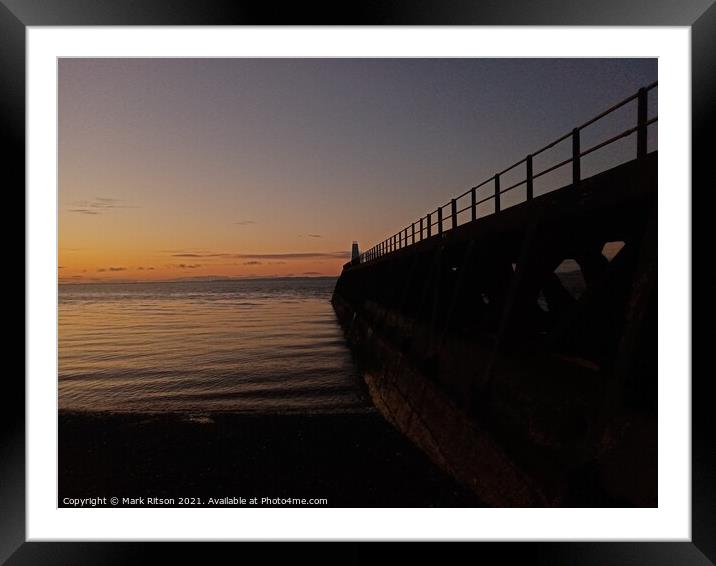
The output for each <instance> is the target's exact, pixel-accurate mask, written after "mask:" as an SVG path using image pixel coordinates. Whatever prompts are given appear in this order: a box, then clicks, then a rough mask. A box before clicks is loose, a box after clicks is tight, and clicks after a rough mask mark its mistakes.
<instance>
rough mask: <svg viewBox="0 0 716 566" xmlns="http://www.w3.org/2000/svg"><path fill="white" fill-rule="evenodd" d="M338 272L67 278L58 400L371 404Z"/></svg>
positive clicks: (112, 407) (169, 405)
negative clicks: (350, 338) (158, 279)
mask: <svg viewBox="0 0 716 566" xmlns="http://www.w3.org/2000/svg"><path fill="white" fill-rule="evenodd" d="M334 285H335V280H334V279H283V280H279V279H277V280H243V281H241V280H238V281H237V280H234V281H216V282H174V283H146V284H144V283H142V284H111V285H109V284H104V285H61V286H60V292H59V406H60V408H61V409H72V410H103V411H189V412H206V411H217V410H219V411H269V412H273V411H281V412H284V411H311V412H335V411H338V412H343V411H353V410H364V409H365V408H366V407H367V402H366V400H365V399H364V397H363V396H362V393H361V391H360V389H359V387H358V380H359V377H358V375H357V372H356V369H355V368H354V367H353V363H352V361H351V358H350V353H349V352H348V349H347V348H346V346H345V342H344V340H343V336H342V333H341V330H340V327H339V325H338V323H337V321H336V318H335V315H334V313H333V309H332V307H331V304H330V302H329V300H330V296H331V292H332V290H333V287H334Z"/></svg>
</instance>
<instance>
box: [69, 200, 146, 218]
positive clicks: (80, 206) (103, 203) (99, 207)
mask: <svg viewBox="0 0 716 566" xmlns="http://www.w3.org/2000/svg"><path fill="white" fill-rule="evenodd" d="M123 203H124V201H123V200H122V199H118V198H107V197H96V198H95V199H93V200H81V201H76V202H73V203H70V204H71V206H73V207H74V208H70V209H68V210H69V211H70V212H75V213H77V214H90V215H93V216H94V215H97V214H102V212H104V211H107V210H111V209H114V208H137V207H136V206H131V205H128V204H123Z"/></svg>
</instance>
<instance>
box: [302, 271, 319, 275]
mask: <svg viewBox="0 0 716 566" xmlns="http://www.w3.org/2000/svg"><path fill="white" fill-rule="evenodd" d="M301 275H323V274H322V273H320V272H318V271H304V272H303V273H302V274H301Z"/></svg>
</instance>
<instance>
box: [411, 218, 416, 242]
mask: <svg viewBox="0 0 716 566" xmlns="http://www.w3.org/2000/svg"><path fill="white" fill-rule="evenodd" d="M411 227H412V231H413V243H415V222H413V223H412V224H411Z"/></svg>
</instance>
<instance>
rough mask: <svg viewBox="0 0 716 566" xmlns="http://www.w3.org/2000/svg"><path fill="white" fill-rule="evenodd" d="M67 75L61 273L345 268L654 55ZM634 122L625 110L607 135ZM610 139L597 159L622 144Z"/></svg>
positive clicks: (566, 123)
mask: <svg viewBox="0 0 716 566" xmlns="http://www.w3.org/2000/svg"><path fill="white" fill-rule="evenodd" d="M58 72H59V93H58V96H59V279H60V282H97V281H100V282H101V281H124V280H165V279H179V278H189V277H191V278H197V277H211V276H218V277H274V276H317V275H326V276H337V275H339V273H340V270H341V266H342V265H343V263H345V261H346V260H347V259H348V257H349V254H350V249H351V243H352V241H353V240H357V241H358V242H359V244H360V246H361V249H367V248H369V247H370V246H372V245H373V244H375V243H377V242H378V241H381V240H383V239H384V238H385V237H387V236H390V235H392V234H393V233H395V232H396V231H397V230H398V229H400V228H402V227H404V226H406V225H408V224H409V223H411V222H412V221H414V220H416V219H418V218H419V217H420V216H422V215H424V214H425V213H427V212H429V211H431V210H434V209H435V207H436V206H438V205H441V204H444V203H445V202H447V201H448V200H449V199H450V198H451V197H452V196H454V195H456V194H460V193H462V192H463V191H465V190H466V189H468V188H469V187H470V186H472V185H476V184H477V183H479V182H480V181H482V180H484V179H486V178H488V177H490V176H492V175H493V174H494V173H495V172H496V171H499V170H501V169H503V168H505V167H506V166H508V165H511V164H512V163H514V162H516V161H518V160H520V159H522V158H523V157H524V156H525V155H526V154H527V153H530V152H532V151H534V150H536V149H538V148H540V147H542V146H544V145H546V144H547V143H548V142H550V141H552V140H554V139H556V138H558V137H559V136H561V135H562V134H564V133H566V132H568V131H570V130H571V129H572V128H573V127H574V126H576V125H579V124H581V123H583V122H585V121H586V120H588V119H589V118H591V117H592V116H594V115H596V114H598V113H599V112H601V111H602V110H605V109H606V108H608V107H610V106H611V105H612V104H614V103H615V102H618V101H619V100H621V99H623V98H625V97H627V96H629V95H631V94H633V93H634V92H636V90H637V89H638V88H639V87H641V86H645V85H647V84H649V83H651V82H653V81H655V80H656V79H657V61H656V60H655V59H577V58H572V59H60V60H59V71H58ZM656 95H657V93H656V91H652V93H651V94H650V96H652V97H653V98H654V100H650V108H651V109H652V110H654V109H655V108H656V100H655V97H656ZM652 114H653V111H650V115H652ZM610 119H611V118H610ZM634 120H635V109H634V108H625V109H623V111H622V112H620V113H615V117H614V120H612V123H611V124H606V125H602V124H601V123H600V124H599V125H598V126H595V132H594V135H595V136H597V135H598V134H604V135H606V134H608V133H609V132H610V130H609V128H612V130H613V132H612V133H616V131H617V130H616V129H615V128H618V127H619V126H620V124H621V129H625V128H626V127H629V126H631V125H633V124H634ZM589 135H591V134H590V133H588V132H586V131H585V136H589ZM652 138H653V136H652ZM652 138H650V143H655V141H654V140H653V139H652ZM594 139H595V140H597V137H595V138H594ZM588 142H589V140H588V139H585V140H583V142H582V143H583V147H587V146H588ZM620 143H621V142H620ZM628 143H632V144H633V141H632V142H629V141H628V140H624V144H623V148H627V149H623V152H622V153H623V155H626V154H627V153H625V152H627V150H628V147H630V146H627V145H626V144H628ZM616 145H618V144H616ZM559 151H561V150H560V149H559V148H556V149H555V153H554V155H553V158H554V159H555V160H556V159H560V158H561V157H560V155H559V153H558V152H559ZM610 151H611V153H610V152H609V151H605V152H604V156H602V155H601V154H600V155H599V156H596V155H595V162H594V163H593V164H590V163H585V165H583V172H584V171H586V172H587V173H586V174H584V173H583V174H584V175H585V176H587V175H588V174H589V167H590V166H593V167H600V166H601V167H604V166H605V163H607V161H608V160H609V159H612V160H619V159H622V160H623V159H624V157H623V155H621V156H620V155H618V154H617V153H615V152H619V151H622V150H620V149H619V147H615V149H614V150H613V151H612V150H610ZM595 153H598V152H595ZM605 160H606V161H605ZM535 167H537V164H535ZM559 174H560V173H559V172H557V173H555V175H556V177H553V178H552V179H548V177H549V176H545V177H543V178H542V179H541V181H543V182H544V183H545V187H544V190H547V188H548V187H547V185H548V184H549V182H552V184H554V185H555V187H556V186H558V185H559V183H560V182H561V181H560V178H559ZM555 187H553V188H555ZM535 190H536V194H538V193H539V191H540V190H543V189H541V188H539V187H536V188H535ZM515 193H516V191H515ZM514 198H515V202H517V200H519V195H517V194H515V197H514ZM507 204H508V205H509V204H510V203H509V202H508V203H507ZM503 206H504V205H503Z"/></svg>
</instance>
